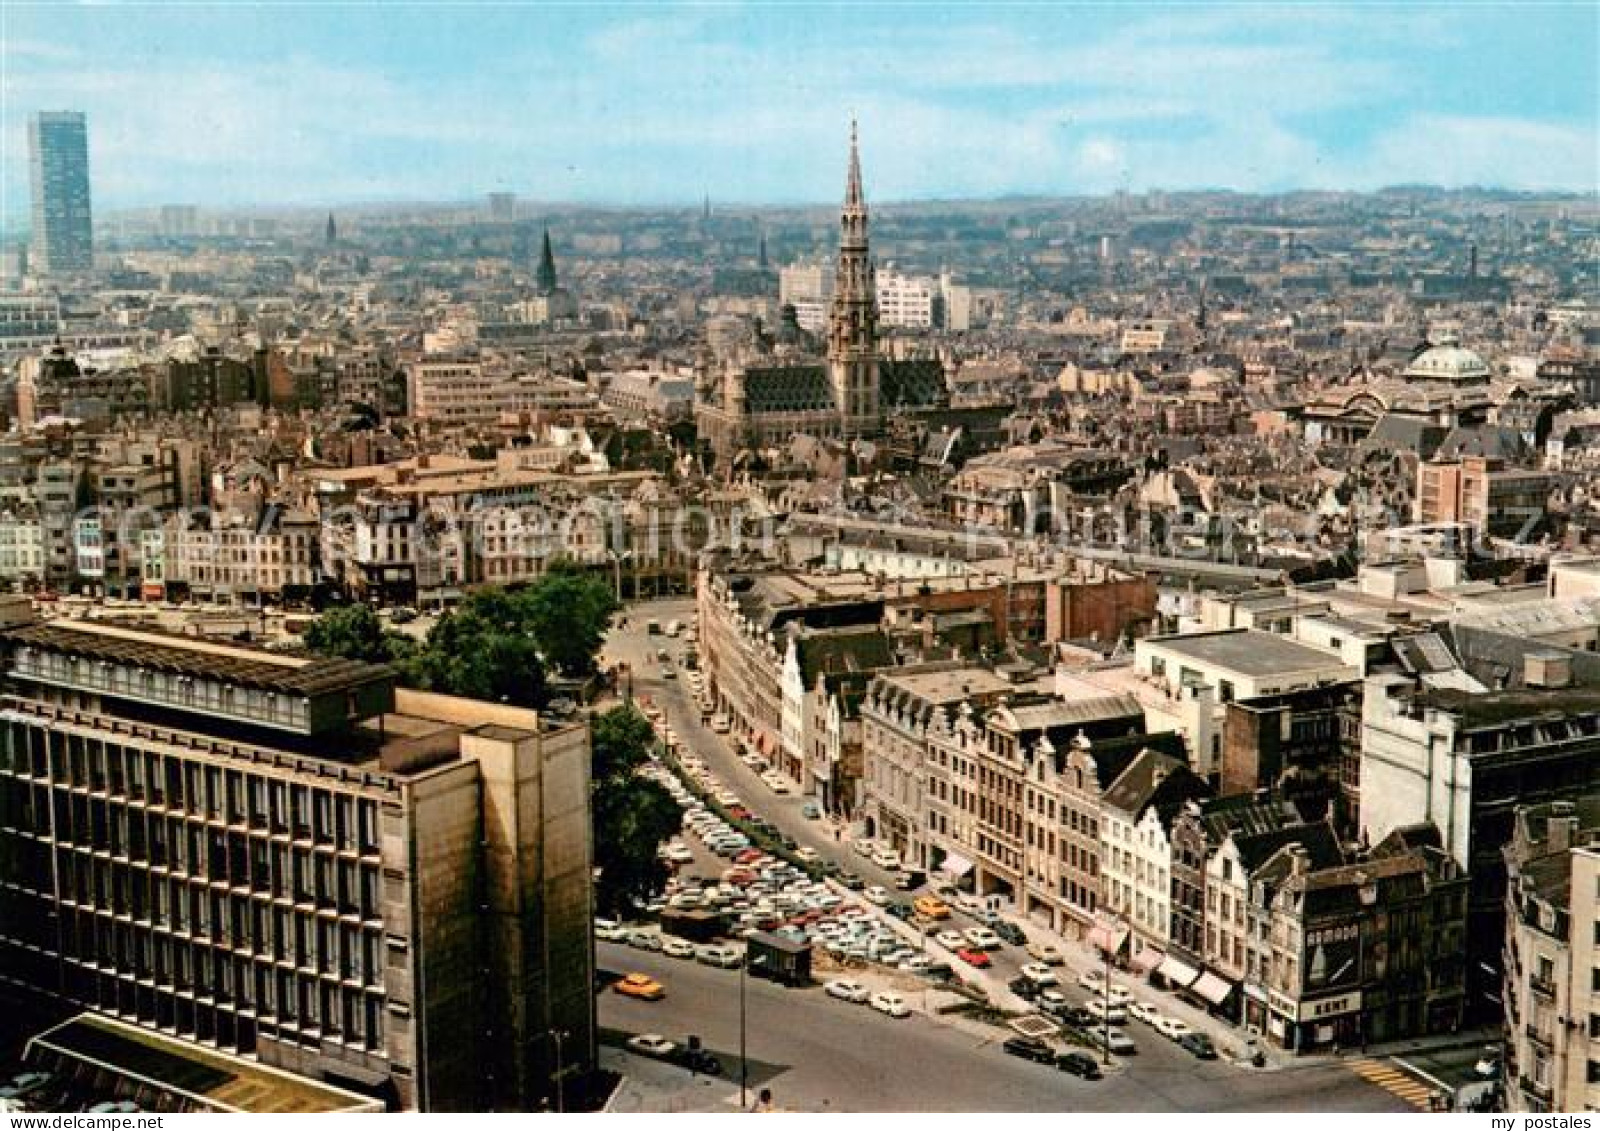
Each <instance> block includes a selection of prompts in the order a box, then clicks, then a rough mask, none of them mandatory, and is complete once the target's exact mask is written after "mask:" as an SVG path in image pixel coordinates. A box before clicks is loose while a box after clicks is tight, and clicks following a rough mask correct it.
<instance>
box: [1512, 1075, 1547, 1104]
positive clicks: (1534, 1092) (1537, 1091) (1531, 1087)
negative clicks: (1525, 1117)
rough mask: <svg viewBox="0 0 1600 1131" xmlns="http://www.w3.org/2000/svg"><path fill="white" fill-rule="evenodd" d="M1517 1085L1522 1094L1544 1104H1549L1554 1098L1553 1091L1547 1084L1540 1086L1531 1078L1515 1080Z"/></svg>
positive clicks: (1525, 1077) (1524, 1077)
mask: <svg viewBox="0 0 1600 1131" xmlns="http://www.w3.org/2000/svg"><path fill="white" fill-rule="evenodd" d="M1517 1084H1518V1085H1519V1086H1520V1087H1521V1088H1522V1090H1523V1092H1525V1093H1526V1094H1528V1095H1530V1096H1532V1097H1534V1098H1535V1099H1537V1100H1541V1101H1543V1102H1544V1103H1549V1102H1550V1101H1551V1100H1552V1099H1554V1098H1555V1090H1554V1089H1553V1088H1551V1087H1550V1085H1549V1084H1541V1083H1539V1081H1537V1080H1535V1079H1534V1078H1533V1077H1532V1076H1523V1077H1520V1078H1519V1079H1518V1080H1517Z"/></svg>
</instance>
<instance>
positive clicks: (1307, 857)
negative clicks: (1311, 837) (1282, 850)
mask: <svg viewBox="0 0 1600 1131" xmlns="http://www.w3.org/2000/svg"><path fill="white" fill-rule="evenodd" d="M1309 871H1311V853H1309V852H1307V851H1306V846H1305V845H1303V844H1291V845H1290V846H1289V874H1290V875H1291V876H1303V875H1305V874H1306V873H1307V872H1309Z"/></svg>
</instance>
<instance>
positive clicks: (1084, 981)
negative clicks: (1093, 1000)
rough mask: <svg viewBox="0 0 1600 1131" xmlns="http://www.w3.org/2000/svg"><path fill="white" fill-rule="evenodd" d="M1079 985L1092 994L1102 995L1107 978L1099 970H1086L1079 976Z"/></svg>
mask: <svg viewBox="0 0 1600 1131" xmlns="http://www.w3.org/2000/svg"><path fill="white" fill-rule="evenodd" d="M1078 985H1080V986H1082V987H1083V988H1084V989H1086V990H1088V991H1089V992H1091V993H1096V994H1098V993H1102V992H1103V991H1104V990H1105V987H1106V976H1105V975H1104V974H1102V973H1101V972H1100V971H1098V970H1085V971H1084V972H1083V973H1082V974H1080V975H1078Z"/></svg>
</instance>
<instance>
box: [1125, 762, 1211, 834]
mask: <svg viewBox="0 0 1600 1131" xmlns="http://www.w3.org/2000/svg"><path fill="white" fill-rule="evenodd" d="M1210 792H1211V789H1210V787H1209V786H1207V785H1206V783H1205V782H1204V781H1203V780H1201V779H1200V778H1199V777H1197V776H1196V775H1195V773H1194V771H1192V770H1191V769H1189V767H1188V766H1186V765H1184V764H1183V763H1182V762H1180V761H1178V760H1177V759H1176V758H1172V757H1169V756H1168V755H1166V754H1162V753H1159V752H1158V751H1155V750H1149V749H1146V750H1141V751H1140V752H1139V754H1138V756H1137V757H1135V758H1134V760H1133V761H1132V762H1131V763H1129V765H1128V768H1127V769H1126V770H1123V771H1122V776H1121V777H1119V778H1117V780H1116V781H1114V782H1112V783H1111V788H1110V789H1108V790H1106V792H1105V796H1104V797H1103V798H1101V804H1102V805H1103V806H1107V807H1109V808H1113V809H1118V810H1121V811H1122V812H1124V813H1127V814H1130V815H1131V816H1132V817H1133V818H1134V819H1135V820H1138V819H1139V818H1141V817H1143V815H1144V811H1145V810H1146V809H1149V808H1154V809H1155V810H1156V812H1157V814H1158V815H1159V816H1160V817H1161V823H1162V824H1164V825H1169V826H1170V825H1171V823H1172V817H1173V815H1174V814H1175V813H1176V812H1177V810H1178V809H1179V807H1180V806H1182V804H1183V803H1184V802H1185V801H1187V800H1188V799H1190V798H1192V797H1204V796H1206V795H1207V794H1209V793H1210Z"/></svg>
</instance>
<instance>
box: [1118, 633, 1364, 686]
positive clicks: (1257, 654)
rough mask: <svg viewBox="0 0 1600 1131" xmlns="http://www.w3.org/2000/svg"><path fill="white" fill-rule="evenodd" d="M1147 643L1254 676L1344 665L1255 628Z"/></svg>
mask: <svg viewBox="0 0 1600 1131" xmlns="http://www.w3.org/2000/svg"><path fill="white" fill-rule="evenodd" d="M1148 644H1149V645H1150V647H1152V648H1159V649H1160V650H1162V651H1164V652H1169V653H1173V654H1176V655H1178V656H1187V657H1189V658H1190V659H1192V660H1194V661H1196V662H1197V663H1202V664H1212V665H1215V666H1217V667H1222V668H1227V669H1229V670H1230V671H1235V672H1241V673H1243V674H1245V675H1252V676H1267V675H1275V674H1280V673H1284V672H1296V671H1311V670H1317V669H1322V668H1330V667H1343V666H1344V664H1343V662H1342V661H1341V660H1340V659H1339V657H1338V656H1335V655H1333V654H1332V653H1329V652H1325V651H1323V650H1322V649H1321V648H1313V647H1311V646H1310V645H1309V644H1300V643H1298V642H1296V641H1294V640H1290V639H1289V638H1287V637H1284V636H1279V635H1278V634H1277V633H1274V632H1260V631H1257V630H1256V629H1253V628H1245V629H1229V630H1227V631H1224V632H1198V633H1192V634H1189V635H1183V636H1157V637H1152V638H1150V639H1149V641H1148Z"/></svg>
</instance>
